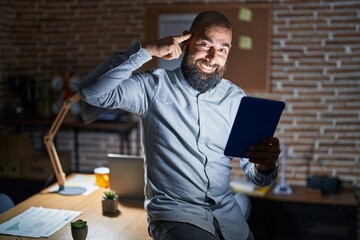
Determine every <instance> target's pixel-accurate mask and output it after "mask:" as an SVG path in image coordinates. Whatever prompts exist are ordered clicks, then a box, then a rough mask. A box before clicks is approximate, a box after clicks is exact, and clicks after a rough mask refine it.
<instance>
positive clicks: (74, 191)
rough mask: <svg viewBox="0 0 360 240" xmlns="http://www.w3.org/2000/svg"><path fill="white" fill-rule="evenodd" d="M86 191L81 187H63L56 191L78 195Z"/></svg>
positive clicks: (61, 193)
mask: <svg viewBox="0 0 360 240" xmlns="http://www.w3.org/2000/svg"><path fill="white" fill-rule="evenodd" d="M85 191H86V188H83V187H65V186H64V187H63V188H62V189H59V190H58V191H57V193H58V194H60V195H66V196H73V195H80V194H82V193H84V192H85Z"/></svg>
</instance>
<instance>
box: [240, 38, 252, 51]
mask: <svg viewBox="0 0 360 240" xmlns="http://www.w3.org/2000/svg"><path fill="white" fill-rule="evenodd" d="M239 48H240V49H252V39H251V37H249V36H240V37H239Z"/></svg>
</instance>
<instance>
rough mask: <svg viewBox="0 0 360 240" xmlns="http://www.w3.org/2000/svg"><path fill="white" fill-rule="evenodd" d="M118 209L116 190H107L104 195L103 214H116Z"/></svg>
mask: <svg viewBox="0 0 360 240" xmlns="http://www.w3.org/2000/svg"><path fill="white" fill-rule="evenodd" d="M117 207H118V195H117V194H116V192H115V191H114V190H111V189H110V190H107V191H105V192H104V194H103V198H102V209H103V213H116V212H117Z"/></svg>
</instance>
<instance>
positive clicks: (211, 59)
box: [206, 47, 216, 64]
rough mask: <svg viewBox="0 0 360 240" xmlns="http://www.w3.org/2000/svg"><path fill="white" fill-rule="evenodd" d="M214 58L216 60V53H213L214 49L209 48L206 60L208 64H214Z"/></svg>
mask: <svg viewBox="0 0 360 240" xmlns="http://www.w3.org/2000/svg"><path fill="white" fill-rule="evenodd" d="M215 58H216V51H215V49H214V48H213V47H212V48H210V49H209V50H208V51H207V54H206V59H207V60H208V62H209V63H210V64H214V62H215Z"/></svg>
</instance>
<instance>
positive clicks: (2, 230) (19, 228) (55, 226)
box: [0, 207, 81, 238]
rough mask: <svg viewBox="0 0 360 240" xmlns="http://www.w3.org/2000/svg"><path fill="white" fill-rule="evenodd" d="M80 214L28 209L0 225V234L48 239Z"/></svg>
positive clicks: (66, 211) (38, 208)
mask: <svg viewBox="0 0 360 240" xmlns="http://www.w3.org/2000/svg"><path fill="white" fill-rule="evenodd" d="M80 214H81V212H78V211H69V210H60V209H49V208H43V207H30V208H29V209H27V210H26V211H24V212H23V213H21V214H19V215H17V216H16V217H14V218H12V219H10V220H9V221H7V222H4V223H2V224H0V234H7V235H14V236H20V237H35V238H39V237H49V236H51V235H52V234H54V233H55V232H56V231H58V230H59V229H61V228H62V227H64V226H65V225H66V224H69V223H70V222H71V221H72V220H73V219H75V218H76V217H78V216H79V215H80Z"/></svg>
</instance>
